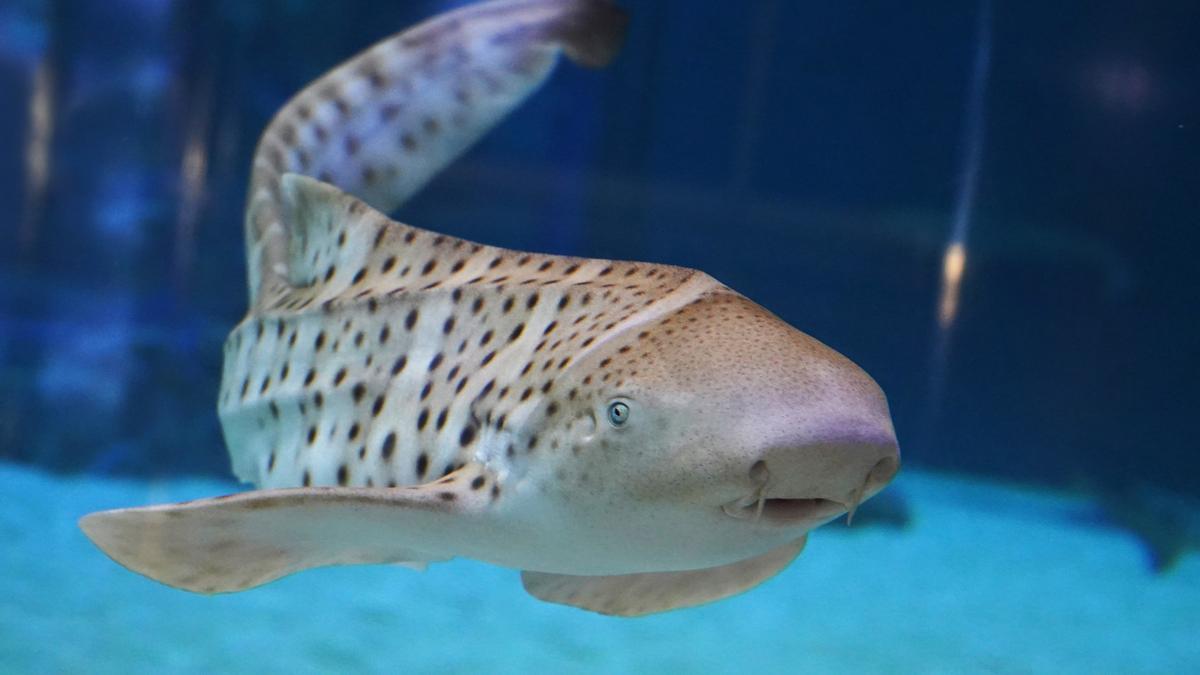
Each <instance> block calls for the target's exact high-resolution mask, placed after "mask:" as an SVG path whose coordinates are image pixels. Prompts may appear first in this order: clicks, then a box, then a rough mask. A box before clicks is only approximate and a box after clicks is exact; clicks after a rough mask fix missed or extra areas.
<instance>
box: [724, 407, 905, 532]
mask: <svg viewBox="0 0 1200 675" xmlns="http://www.w3.org/2000/svg"><path fill="white" fill-rule="evenodd" d="M899 468H900V449H899V446H898V445H897V443H896V437H895V434H894V432H893V431H892V428H891V423H890V421H886V422H885V423H881V424H877V425H875V426H874V427H872V426H870V425H863V424H861V423H844V424H836V425H831V431H830V432H826V433H822V434H817V435H816V436H815V437H811V438H808V439H804V440H802V441H801V440H798V441H796V442H792V443H783V444H777V445H773V446H772V447H770V448H769V449H768V450H767V451H766V452H764V453H763V455H762V457H761V459H758V460H757V461H755V462H754V463H752V464H751V465H750V467H749V468H748V471H747V478H748V479H749V483H750V484H751V485H753V486H754V487H753V489H752V491H751V492H750V493H749V494H747V495H746V496H745V497H743V498H741V499H738V500H737V501H735V502H733V503H732V504H728V505H726V506H725V512H726V513H727V514H729V515H732V516H735V517H748V518H753V519H755V520H758V519H760V518H763V519H766V520H768V521H773V522H779V523H785V524H797V523H804V524H809V523H811V524H819V523H820V522H824V521H826V520H829V519H831V518H833V517H836V516H838V515H840V514H842V513H844V512H849V513H851V514H853V513H854V510H855V509H856V508H858V505H859V504H861V503H862V502H863V501H865V500H866V499H868V498H870V497H871V496H873V495H875V494H876V493H878V492H879V491H880V490H882V489H883V488H884V487H885V486H886V485H887V484H888V483H889V482H891V480H892V478H893V477H894V476H895V475H896V472H897V471H898V470H899Z"/></svg>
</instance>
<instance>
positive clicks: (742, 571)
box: [521, 537, 806, 616]
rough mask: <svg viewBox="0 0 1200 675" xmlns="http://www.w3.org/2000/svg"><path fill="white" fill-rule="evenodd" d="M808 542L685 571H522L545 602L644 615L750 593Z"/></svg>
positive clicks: (524, 580) (531, 590)
mask: <svg viewBox="0 0 1200 675" xmlns="http://www.w3.org/2000/svg"><path fill="white" fill-rule="evenodd" d="M805 539H806V537H801V538H800V539H797V540H796V541H794V542H792V543H789V544H787V545H784V546H781V547H779V548H777V549H775V550H772V551H768V552H766V553H764V554H762V555H759V556H756V557H754V558H749V559H747V560H740V561H738V562H735V563H730V564H728V565H722V566H720V567H709V568H706V569H698V570H684V571H681V572H645V573H642V574H618V575H612V576H574V575H569V574H547V573H544V572H522V573H521V581H522V583H524V584H525V590H526V591H528V592H529V593H530V594H531V595H533V596H534V597H536V598H538V599H539V600H545V601H546V602H554V603H558V604H563V605H571V606H573V607H580V608H583V609H589V610H591V611H593V612H599V613H601V614H611V615H614V616H641V615H644V614H653V613H655V612H665V611H667V610H671V609H679V608H682V607H691V606H693V605H700V604H703V603H706V602H712V601H714V600H720V599H721V598H725V597H729V596H731V595H736V594H738V593H741V592H742V591H746V590H749V589H751V588H753V587H755V586H757V585H758V584H761V583H762V582H764V581H766V580H767V579H770V578H771V577H773V576H775V575H776V574H778V573H779V571H780V570H782V569H783V568H784V567H787V565H788V563H790V562H791V561H792V559H794V558H795V557H796V556H797V555H799V554H800V551H801V550H803V549H804V542H805Z"/></svg>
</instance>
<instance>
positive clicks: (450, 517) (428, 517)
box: [79, 466, 491, 593]
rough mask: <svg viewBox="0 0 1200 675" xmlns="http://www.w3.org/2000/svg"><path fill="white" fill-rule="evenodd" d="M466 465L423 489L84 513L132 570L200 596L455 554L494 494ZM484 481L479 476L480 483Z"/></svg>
mask: <svg viewBox="0 0 1200 675" xmlns="http://www.w3.org/2000/svg"><path fill="white" fill-rule="evenodd" d="M478 476H484V477H485V480H486V481H488V482H489V483H490V480H491V478H490V477H489V476H486V475H485V474H483V473H482V472H481V471H480V470H479V469H478V467H470V466H469V467H466V468H464V469H460V470H459V471H458V472H456V473H455V474H451V475H450V476H448V477H447V478H448V479H449V480H447V479H442V481H439V482H437V483H429V484H426V485H421V486H417V487H402V488H344V487H312V488H288V489H280V490H256V491H251V492H245V493H240V494H234V495H229V496H226V497H216V498H213V499H200V500H196V501H192V502H183V503H180V504H164V505H158V506H147V507H143V508H133V509H117V510H114V511H102V512H99V513H92V514H89V515H87V516H84V517H83V518H82V519H81V520H80V521H79V525H80V527H81V528H82V529H83V531H84V532H85V533H86V534H87V536H88V537H89V538H91V540H92V541H93V542H95V544H96V545H97V546H99V547H100V548H101V549H103V550H104V552H105V553H107V554H108V555H109V557H111V558H112V559H113V560H115V561H117V562H118V563H120V564H122V565H124V566H125V567H127V568H129V569H131V570H133V571H135V572H138V573H139V574H143V575H145V576H148V577H150V578H152V579H155V580H157V581H160V582H162V583H164V584H167V585H169V586H175V587H177V588H182V589H185V590H189V591H195V592H198V593H223V592H230V591H240V590H244V589H247V588H252V587H254V586H259V585H261V584H265V583H267V582H269V581H273V580H275V579H278V578H279V577H282V576H286V575H288V574H292V573H294V572H299V571H300V570H305V569H309V568H312V567H323V566H326V565H355V564H367V563H406V564H409V565H418V566H419V565H421V564H424V563H428V562H434V561H439V560H445V559H447V558H450V557H452V556H453V555H454V553H455V551H456V550H460V547H459V545H458V544H460V543H461V542H463V541H464V540H466V539H467V538H470V537H472V536H474V534H475V533H476V532H477V531H478V530H479V529H480V528H479V524H480V521H481V520H482V519H481V518H480V516H481V514H482V513H483V512H484V511H486V509H487V506H488V501H489V494H490V491H489V490H487V489H478V488H475V489H473V488H472V487H471V484H472V483H473V482H475V478H476V477H478ZM475 484H476V485H478V483H477V482H475Z"/></svg>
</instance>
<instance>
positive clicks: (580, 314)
mask: <svg viewBox="0 0 1200 675" xmlns="http://www.w3.org/2000/svg"><path fill="white" fill-rule="evenodd" d="M284 185H285V187H284V194H285V197H286V199H288V200H289V201H290V203H289V204H288V205H287V206H286V207H285V208H286V210H288V211H289V212H291V213H293V215H294V218H295V220H293V221H292V222H293V223H294V226H295V227H297V228H299V231H300V232H302V233H303V234H304V238H305V240H306V241H307V242H309V243H310V244H311V248H313V249H315V250H314V251H312V252H311V253H309V252H307V251H306V250H304V249H301V250H300V251H298V253H299V255H300V256H301V260H300V261H298V265H299V264H305V263H307V265H308V266H309V267H311V268H312V270H313V271H314V272H316V273H317V276H318V277H319V278H320V279H321V281H319V282H317V283H314V284H313V285H311V286H309V287H307V288H304V289H294V290H292V291H290V292H289V293H287V294H285V295H284V296H282V300H283V302H281V303H280V308H279V309H276V310H270V311H266V312H259V313H254V314H251V315H250V316H249V317H247V319H246V320H245V321H243V322H242V324H241V325H239V326H238V327H237V328H236V329H235V330H234V331H233V333H232V334H231V336H230V338H229V340H228V341H227V343H226V352H225V373H224V377H223V384H222V389H221V395H220V401H219V405H218V409H219V412H220V415H221V421H222V425H223V428H224V430H225V436H226V440H227V441H228V445H229V447H230V449H231V453H232V455H233V464H234V471H235V473H236V474H237V476H238V477H239V478H241V479H242V480H245V481H248V482H253V483H255V484H256V485H258V486H260V487H289V486H296V485H303V486H307V485H353V486H366V487H371V486H396V485H412V484H418V483H423V482H425V481H427V480H429V479H430V478H436V477H441V476H443V475H446V474H448V473H450V472H452V471H454V470H456V469H458V468H460V467H462V466H464V465H465V464H467V463H468V462H470V461H472V460H473V459H474V458H475V457H476V455H477V454H479V453H481V452H482V453H485V454H488V453H490V454H500V455H501V456H500V457H497V458H496V460H495V461H496V462H499V463H504V462H508V461H509V460H510V459H511V458H509V457H508V453H507V450H508V446H509V445H512V446H513V447H514V449H519V450H520V451H521V452H520V454H522V455H524V454H526V453H527V452H528V451H529V450H533V449H536V446H537V444H538V443H537V441H538V439H534V438H533V436H534V435H535V433H534V432H533V431H531V429H533V428H534V427H531V426H530V425H522V424H521V422H522V421H523V420H526V419H529V417H530V416H531V415H533V414H534V411H538V410H541V411H544V412H543V413H542V414H548V416H549V417H554V416H555V414H556V413H557V412H558V411H561V410H564V409H565V408H566V407H567V406H568V405H569V404H572V403H573V402H574V401H580V402H582V401H584V400H588V398H589V397H590V396H592V395H593V394H594V392H595V389H596V388H597V387H600V386H604V385H609V384H616V382H614V381H613V378H614V377H615V378H618V381H619V378H620V377H621V375H622V373H623V372H624V371H623V370H621V369H620V368H617V367H614V368H611V369H608V370H607V371H606V372H603V373H600V374H598V376H596V377H594V378H592V379H591V380H589V382H588V383H587V384H584V383H583V382H582V380H580V379H578V378H577V377H575V373H574V372H571V373H570V375H569V376H568V372H569V371H570V369H571V365H572V363H574V362H575V361H576V360H578V359H580V358H583V357H585V356H586V355H588V354H590V353H591V352H592V351H594V350H596V349H598V348H599V347H601V346H602V345H608V344H610V341H611V336H614V335H626V334H630V331H631V330H632V328H633V327H635V326H637V325H639V324H644V323H646V322H650V321H653V320H654V319H655V318H656V317H658V316H661V315H663V314H665V313H668V312H671V311H673V310H676V309H678V308H679V307H681V306H682V305H684V304H686V303H688V302H691V301H693V300H695V299H697V298H700V297H702V296H705V295H706V294H713V293H729V291H728V290H727V289H725V287H724V286H722V285H720V284H719V283H717V282H716V281H714V280H712V278H711V277H708V276H707V275H704V274H702V273H698V272H695V271H693V270H688V269H684V268H679V267H669V266H662V265H649V264H639V263H629V262H615V261H609V260H594V259H584V258H566V257H559V256H548V255H536V254H531V253H525V252H521V251H510V250H505V249H500V248H496V247H492V246H483V245H480V244H475V243H471V242H467V241H464V240H461V239H456V238H453V237H448V236H445V235H440V234H437V233H434V232H428V231H424V230H419V229H417V228H413V227H408V226H405V225H401V224H399V223H396V222H394V221H390V220H388V219H387V218H386V217H384V216H383V215H381V214H380V213H378V212H376V211H374V210H372V209H370V208H368V207H366V206H365V205H364V204H363V203H362V202H360V201H358V200H355V199H353V198H352V197H350V196H348V195H346V194H344V193H341V192H340V191H338V190H337V189H336V188H334V187H332V186H330V185H327V184H324V183H320V182H317V181H314V180H312V179H308V178H304V177H301V176H296V175H289V176H287V177H286V179H285V180H284ZM323 242H325V243H330V244H329V245H326V244H325V243H323ZM338 242H342V243H341V244H340V245H338ZM606 365H607V364H606ZM585 377H586V376H585ZM567 382H570V383H571V386H570V387H568V386H566V384H565V383H567ZM572 391H574V394H572ZM531 441H532V442H531ZM498 446H503V447H502V450H503V453H498V451H497V447H498ZM531 446H532V447H531ZM517 454H518V453H517V452H516V450H514V453H513V455H514V457H515V456H516V455H517ZM514 461H515V460H514ZM506 469H507V467H506Z"/></svg>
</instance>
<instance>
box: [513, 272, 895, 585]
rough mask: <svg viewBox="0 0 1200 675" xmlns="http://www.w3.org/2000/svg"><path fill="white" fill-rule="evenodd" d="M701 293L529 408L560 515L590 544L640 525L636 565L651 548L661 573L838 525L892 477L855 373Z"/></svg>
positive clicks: (733, 300)
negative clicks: (548, 450)
mask: <svg viewBox="0 0 1200 675" xmlns="http://www.w3.org/2000/svg"><path fill="white" fill-rule="evenodd" d="M710 281H711V279H710ZM712 285H713V287H714V290H711V291H709V292H706V293H704V294H702V295H701V296H700V297H698V298H696V299H694V300H691V301H690V302H688V303H686V304H684V305H682V306H680V307H678V308H676V309H674V310H673V311H670V312H669V313H667V314H665V315H663V316H659V317H656V318H653V319H650V320H648V321H645V322H641V323H635V324H633V325H630V326H628V327H626V328H625V329H624V330H622V331H620V332H619V333H617V334H614V335H612V336H610V337H609V338H608V339H607V340H605V342H604V344H603V345H602V346H601V347H600V348H598V349H595V350H594V351H592V352H590V353H588V354H586V355H585V356H584V357H583V358H580V359H579V360H577V361H576V362H575V363H574V364H573V365H572V366H571V368H570V369H569V370H568V371H567V372H566V373H565V374H564V376H563V379H564V380H565V381H564V382H563V383H562V384H561V385H560V386H558V387H557V390H558V392H559V394H558V395H557V396H556V397H551V398H548V399H547V400H546V401H545V402H544V403H543V408H544V409H552V410H555V411H557V412H556V415H555V416H556V417H557V418H558V419H559V420H561V422H560V423H559V425H558V426H557V427H554V428H550V429H542V430H540V433H542V434H543V436H545V435H547V434H549V435H550V438H553V439H555V440H554V441H553V446H554V447H556V448H557V450H558V452H560V453H561V454H562V460H563V461H561V462H559V463H557V464H556V468H555V475H554V485H556V486H557V489H558V490H560V491H561V494H562V497H563V501H564V502H566V503H567V505H566V506H564V508H566V509H567V510H569V511H571V512H572V513H571V519H572V521H573V522H575V523H576V524H577V525H578V524H579V523H591V524H592V526H594V527H595V528H596V530H597V531H598V532H599V533H601V534H602V533H604V532H606V531H612V532H616V531H620V532H621V533H622V534H621V536H622V537H628V536H629V532H630V530H631V523H635V522H641V523H643V524H644V531H645V533H646V536H645V541H644V542H643V543H642V546H641V548H640V555H639V557H640V563H641V564H642V565H645V556H646V552H647V549H651V548H653V549H655V550H657V551H659V553H660V554H661V555H662V564H663V565H664V566H670V565H675V564H679V562H680V561H679V558H680V557H681V556H688V557H690V558H691V559H692V560H695V559H697V558H699V559H704V560H705V561H707V562H713V563H719V562H722V560H723V558H725V557H726V556H730V555H734V556H743V557H744V551H745V550H746V549H747V548H750V549H752V550H753V549H761V550H768V549H770V548H773V547H775V546H778V545H780V544H781V543H782V542H786V541H789V540H794V539H797V538H799V537H801V536H803V535H804V533H806V532H807V531H808V530H810V529H812V528H814V527H817V526H819V525H821V524H823V523H825V522H828V521H829V520H831V519H833V518H834V517H836V516H838V515H841V514H842V513H846V512H848V511H849V512H851V513H852V512H853V510H854V509H855V508H856V507H857V505H858V504H859V503H861V502H862V501H863V500H865V499H867V498H869V497H871V496H872V495H874V494H875V493H877V492H879V491H880V490H881V489H882V488H883V487H884V486H885V485H886V484H887V483H888V482H889V481H890V480H891V479H892V477H893V476H894V475H895V473H896V471H897V469H898V468H899V459H900V455H899V450H898V447H897V443H896V437H895V432H894V430H893V428H892V422H891V417H890V415H889V412H888V405H887V400H886V398H885V397H884V394H883V392H882V391H881V390H880V388H879V386H878V385H877V384H876V383H875V381H874V380H873V379H871V377H870V376H869V375H867V374H866V373H865V372H863V370H862V369H860V368H859V367H858V366H856V365H855V364H854V363H852V362H851V361H850V360H849V359H847V358H845V357H844V356H842V355H840V354H838V353H837V352H835V351H834V350H832V349H830V348H828V347H826V346H825V345H824V344H822V343H821V342H819V341H817V340H815V339H813V338H812V337H809V336H808V335H806V334H804V333H802V332H800V331H798V330H796V329H795V328H792V327H791V326H789V325H787V324H786V323H784V322H783V321H781V320H780V319H778V318H777V317H775V316H774V315H773V314H771V313H770V312H768V311H767V310H766V309H764V308H762V307H761V306H759V305H757V304H755V303H753V302H751V301H750V300H748V299H746V298H745V297H743V296H741V295H738V294H736V293H734V292H733V291H730V290H728V289H727V288H724V287H722V286H720V285H719V284H716V283H715V282H713V284H712ZM535 417H537V415H535ZM542 442H543V443H544V441H542ZM631 512H636V513H631ZM600 540H604V538H603V537H600ZM733 551H739V553H736V554H733V553H732V552H733Z"/></svg>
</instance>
